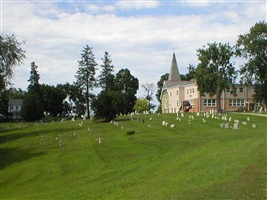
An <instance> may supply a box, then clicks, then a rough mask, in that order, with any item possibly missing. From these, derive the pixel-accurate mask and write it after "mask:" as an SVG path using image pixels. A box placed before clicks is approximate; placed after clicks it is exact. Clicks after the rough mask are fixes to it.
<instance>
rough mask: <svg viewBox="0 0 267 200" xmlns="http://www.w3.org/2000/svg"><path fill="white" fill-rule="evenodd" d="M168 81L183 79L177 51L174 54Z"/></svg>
mask: <svg viewBox="0 0 267 200" xmlns="http://www.w3.org/2000/svg"><path fill="white" fill-rule="evenodd" d="M168 81H181V77H180V74H179V70H178V66H177V62H176V57H175V53H173V56H172V63H171V69H170V74H169V78H168Z"/></svg>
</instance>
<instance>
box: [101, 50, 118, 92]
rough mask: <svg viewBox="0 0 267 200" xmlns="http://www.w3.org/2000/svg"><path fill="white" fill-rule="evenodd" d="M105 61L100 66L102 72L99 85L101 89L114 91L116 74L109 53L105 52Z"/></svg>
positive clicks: (103, 59)
mask: <svg viewBox="0 0 267 200" xmlns="http://www.w3.org/2000/svg"><path fill="white" fill-rule="evenodd" d="M101 60H102V61H103V64H102V65H100V67H101V72H100V75H99V77H98V83H99V85H100V87H101V88H103V89H104V90H107V89H111V90H112V89H113V88H114V81H115V80H114V79H115V76H114V75H113V72H114V66H113V65H112V60H111V58H110V55H109V54H108V52H105V54H104V58H101Z"/></svg>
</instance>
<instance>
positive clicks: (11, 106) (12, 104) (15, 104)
mask: <svg viewBox="0 0 267 200" xmlns="http://www.w3.org/2000/svg"><path fill="white" fill-rule="evenodd" d="M22 104H23V99H10V100H9V102H8V113H10V114H11V116H12V118H13V119H21V116H20V111H21V107H22Z"/></svg>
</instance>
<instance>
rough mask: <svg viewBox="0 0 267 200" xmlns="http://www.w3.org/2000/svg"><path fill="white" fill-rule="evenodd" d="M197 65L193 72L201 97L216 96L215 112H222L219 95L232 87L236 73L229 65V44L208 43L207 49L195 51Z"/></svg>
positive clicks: (231, 53) (232, 50)
mask: <svg viewBox="0 0 267 200" xmlns="http://www.w3.org/2000/svg"><path fill="white" fill-rule="evenodd" d="M197 53H198V60H199V64H198V66H197V68H196V70H195V76H196V82H197V86H198V90H199V92H200V94H201V95H202V96H205V93H207V94H209V96H213V95H216V105H217V112H222V108H221V101H220V99H221V94H222V92H223V91H224V90H225V89H226V88H227V87H229V85H233V84H234V83H235V79H236V71H235V68H234V66H233V64H232V63H231V58H232V56H233V55H234V49H233V47H231V46H230V45H229V44H222V43H216V42H214V43H212V44H210V43H208V45H207V47H205V46H204V47H203V48H200V49H198V50H197Z"/></svg>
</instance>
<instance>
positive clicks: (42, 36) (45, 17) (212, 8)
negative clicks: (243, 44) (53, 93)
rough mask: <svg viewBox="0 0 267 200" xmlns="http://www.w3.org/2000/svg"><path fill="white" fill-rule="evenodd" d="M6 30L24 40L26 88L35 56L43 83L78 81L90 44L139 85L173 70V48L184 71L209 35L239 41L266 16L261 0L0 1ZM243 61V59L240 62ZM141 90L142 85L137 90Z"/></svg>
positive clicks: (22, 80)
mask: <svg viewBox="0 0 267 200" xmlns="http://www.w3.org/2000/svg"><path fill="white" fill-rule="evenodd" d="M0 2H1V15H0V16H1V20H0V21H1V32H2V33H4V34H12V33H15V35H16V36H17V37H18V38H19V39H20V40H21V41H22V40H25V41H26V44H25V45H24V46H23V48H24V49H25V50H26V56H27V59H26V60H25V61H24V64H23V65H21V66H18V67H16V68H15V76H14V80H13V83H14V86H15V87H20V88H22V89H26V88H27V85H28V82H27V80H28V78H29V73H30V63H31V62H33V61H35V63H36V64H37V65H38V66H39V73H40V76H41V79H40V82H41V83H46V84H58V83H65V82H70V83H72V82H74V81H75V78H74V75H75V73H76V71H77V69H78V63H77V61H78V60H79V59H80V52H81V50H82V48H83V47H84V46H85V45H89V46H91V47H93V51H94V54H95V57H96V61H97V62H98V64H99V65H101V64H102V63H101V58H102V57H103V55H104V52H105V51H107V52H108V53H109V54H110V55H111V59H112V61H113V65H114V66H115V73H116V72H118V71H119V70H120V69H122V68H128V69H129V70H130V71H131V73H132V74H133V75H134V76H135V77H137V78H138V79H139V83H140V86H141V85H142V84H144V83H154V85H155V87H156V84H157V81H158V80H159V79H160V76H161V75H163V74H165V73H166V72H169V68H170V63H171V58H172V53H173V52H175V53H176V58H177V62H178V67H179V71H180V73H187V67H188V66H189V64H193V65H197V63H198V60H197V56H196V49H198V48H201V47H203V46H204V45H206V44H207V43H212V42H215V41H216V42H223V43H227V42H229V43H230V44H231V45H234V44H235V41H236V40H237V37H238V35H240V34H244V33H246V32H248V31H249V28H250V27H252V26H253V25H255V23H256V22H258V21H263V20H266V12H267V11H266V9H267V8H266V2H265V1H263V0H259V1H230V0H229V1H216V0H213V1H204V0H203V1H189V0H182V1H157V0H139V1H122V0H118V1H117V0H114V1H97V0H95V1H50V0H47V1H18V0H17V1H11V0H1V1H0ZM235 62H236V63H237V64H236V67H237V68H238V67H239V65H240V64H242V60H237V61H235ZM143 95H144V92H143V91H142V89H141V87H140V91H139V92H138V96H139V97H141V96H143Z"/></svg>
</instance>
